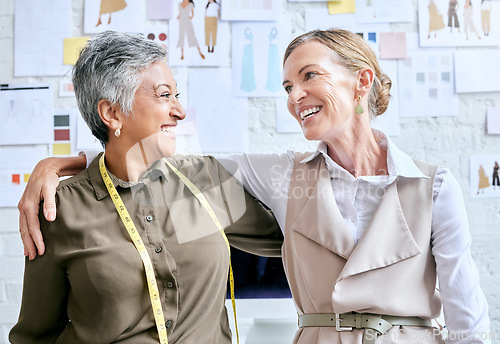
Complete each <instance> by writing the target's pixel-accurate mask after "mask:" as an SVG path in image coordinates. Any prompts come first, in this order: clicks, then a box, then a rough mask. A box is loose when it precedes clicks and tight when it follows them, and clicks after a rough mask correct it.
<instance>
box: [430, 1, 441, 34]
mask: <svg viewBox="0 0 500 344" xmlns="http://www.w3.org/2000/svg"><path fill="white" fill-rule="evenodd" d="M427 8H428V9H429V34H428V35H427V39H429V38H431V33H432V32H434V37H436V32H437V31H438V30H441V29H443V28H444V27H445V25H444V21H443V16H442V15H441V12H439V10H438V8H437V6H436V3H435V2H434V0H429V6H427Z"/></svg>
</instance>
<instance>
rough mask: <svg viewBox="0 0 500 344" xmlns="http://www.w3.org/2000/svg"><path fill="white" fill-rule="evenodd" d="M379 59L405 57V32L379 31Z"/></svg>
mask: <svg viewBox="0 0 500 344" xmlns="http://www.w3.org/2000/svg"><path fill="white" fill-rule="evenodd" d="M379 40H380V41H379V44H380V58H381V59H405V58H406V56H407V52H406V33H405V32H381V33H380V37H379Z"/></svg>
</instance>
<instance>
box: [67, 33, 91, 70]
mask: <svg viewBox="0 0 500 344" xmlns="http://www.w3.org/2000/svg"><path fill="white" fill-rule="evenodd" d="M88 40H89V37H77V38H65V39H64V58H63V63H64V64H65V65H74V64H75V63H76V61H77V60H78V56H79V55H80V51H81V50H82V49H83V47H85V44H87V41H88Z"/></svg>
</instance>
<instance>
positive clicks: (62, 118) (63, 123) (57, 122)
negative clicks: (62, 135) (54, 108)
mask: <svg viewBox="0 0 500 344" xmlns="http://www.w3.org/2000/svg"><path fill="white" fill-rule="evenodd" d="M54 127H69V115H55V116H54Z"/></svg>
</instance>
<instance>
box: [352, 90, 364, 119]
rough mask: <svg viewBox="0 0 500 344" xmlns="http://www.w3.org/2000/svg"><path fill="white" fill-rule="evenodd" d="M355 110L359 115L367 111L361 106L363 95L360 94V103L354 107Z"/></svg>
mask: <svg viewBox="0 0 500 344" xmlns="http://www.w3.org/2000/svg"><path fill="white" fill-rule="evenodd" d="M354 112H356V113H357V114H358V115H361V114H362V113H363V112H365V109H363V107H362V106H361V95H359V94H358V105H356V107H355V108H354Z"/></svg>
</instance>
